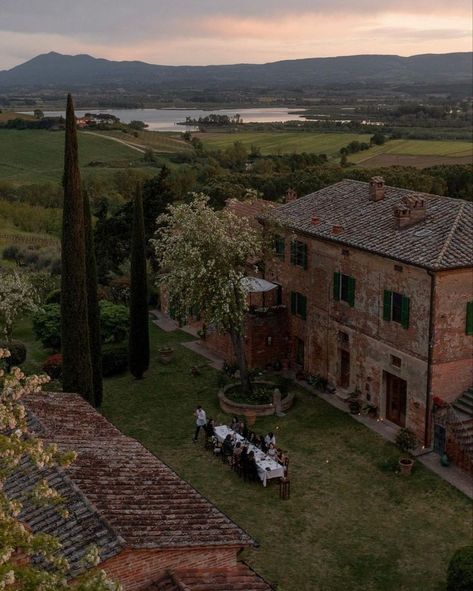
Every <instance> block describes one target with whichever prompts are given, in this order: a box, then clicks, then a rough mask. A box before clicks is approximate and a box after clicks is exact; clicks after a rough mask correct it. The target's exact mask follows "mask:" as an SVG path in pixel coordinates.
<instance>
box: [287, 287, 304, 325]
mask: <svg viewBox="0 0 473 591" xmlns="http://www.w3.org/2000/svg"><path fill="white" fill-rule="evenodd" d="M291 314H292V315H293V316H299V318H302V319H303V320H305V319H306V318H307V298H306V297H305V296H304V295H302V294H301V293H298V292H297V291H291Z"/></svg>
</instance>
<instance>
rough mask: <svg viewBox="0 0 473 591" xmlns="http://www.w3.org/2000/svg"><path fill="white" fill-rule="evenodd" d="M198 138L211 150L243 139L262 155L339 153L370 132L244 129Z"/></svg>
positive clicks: (364, 138)
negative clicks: (258, 130) (252, 130)
mask: <svg viewBox="0 0 473 591" xmlns="http://www.w3.org/2000/svg"><path fill="white" fill-rule="evenodd" d="M193 135H194V136H197V137H199V138H200V139H201V140H202V142H203V144H204V147H205V148H207V149H209V150H212V149H213V150H222V149H225V148H228V147H229V146H231V145H232V144H233V143H234V142H241V143H242V144H243V145H244V146H245V147H246V148H248V149H250V148H251V146H256V147H257V148H260V149H261V152H262V153H263V154H278V153H282V154H287V153H292V152H299V153H300V152H313V153H316V154H327V156H335V155H338V153H339V150H340V148H343V146H346V145H347V144H349V143H350V142H352V141H359V142H369V138H370V135H369V134H366V133H364V134H360V133H309V132H307V133H306V132H297V131H296V132H287V133H286V132H277V131H276V132H241V133H201V134H193Z"/></svg>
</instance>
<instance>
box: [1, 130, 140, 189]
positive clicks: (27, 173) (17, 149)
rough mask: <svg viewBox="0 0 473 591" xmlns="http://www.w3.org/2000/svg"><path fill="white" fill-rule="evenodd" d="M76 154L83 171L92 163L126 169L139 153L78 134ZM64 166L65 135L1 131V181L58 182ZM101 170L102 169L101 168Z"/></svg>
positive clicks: (101, 139)
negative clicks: (78, 154) (114, 164)
mask: <svg viewBox="0 0 473 591" xmlns="http://www.w3.org/2000/svg"><path fill="white" fill-rule="evenodd" d="M79 152H80V161H81V165H82V168H83V170H85V171H86V172H87V174H94V173H95V170H99V171H100V170H101V169H92V168H87V164H88V163H89V162H91V161H93V160H99V161H102V162H108V163H111V164H113V163H116V165H117V168H127V167H128V166H129V164H130V163H136V161H137V160H139V158H140V154H139V153H138V152H136V151H135V150H132V149H131V148H129V147H127V146H124V145H123V144H119V143H118V142H111V141H110V140H107V139H105V138H101V137H97V136H92V135H85V134H82V133H79ZM63 167H64V133H63V132H54V131H45V130H30V129H27V130H21V131H20V130H16V129H2V130H0V179H3V180H10V181H14V182H18V183H26V182H31V183H36V182H42V181H57V182H60V181H61V177H62V172H63ZM102 170H103V169H102Z"/></svg>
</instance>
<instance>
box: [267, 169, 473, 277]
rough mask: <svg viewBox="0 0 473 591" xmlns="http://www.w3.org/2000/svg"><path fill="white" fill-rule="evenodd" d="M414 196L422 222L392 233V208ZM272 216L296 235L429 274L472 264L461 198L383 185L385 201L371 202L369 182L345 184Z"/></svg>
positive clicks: (472, 245)
mask: <svg viewBox="0 0 473 591" xmlns="http://www.w3.org/2000/svg"><path fill="white" fill-rule="evenodd" d="M416 195H418V196H421V197H422V198H424V199H425V202H426V218H425V220H423V221H420V222H418V223H417V224H415V225H412V226H410V227H406V228H403V229H400V230H399V229H396V226H395V221H394V214H393V208H394V207H395V206H396V205H398V204H399V203H400V201H401V199H403V198H406V197H410V196H416ZM270 216H271V217H272V218H273V219H276V220H278V221H279V222H280V223H282V224H283V225H284V226H285V227H287V228H288V229H292V230H294V231H296V232H303V233H305V234H308V235H310V236H313V237H314V238H321V239H324V240H330V241H333V242H336V243H339V244H343V245H347V246H351V247H355V248H360V249H363V250H368V251H370V252H373V253H375V254H379V255H382V256H386V257H389V258H392V259H396V260H399V261H403V262H406V263H410V264H413V265H417V266H420V267H424V268H427V269H432V270H441V269H450V268H457V267H467V266H471V264H472V253H473V203H472V202H467V201H464V200H462V199H452V198H449V197H441V196H438V195H430V194H427V193H417V192H415V191H410V190H407V189H400V188H397V187H390V186H386V188H385V197H384V199H382V200H381V201H371V200H370V199H369V183H364V182H360V181H352V180H345V181H341V182H339V183H336V184H334V185H331V186H329V187H326V188H325V189H321V190H320V191H316V192H315V193H311V194H309V195H306V196H305V197H300V198H299V199H296V200H295V201H291V202H290V203H287V204H285V205H281V206H279V207H277V208H276V209H275V210H274V212H271V213H270ZM263 217H265V216H264V215H263ZM315 220H317V223H314V221H315ZM334 226H335V227H337V228H336V229H335V228H334Z"/></svg>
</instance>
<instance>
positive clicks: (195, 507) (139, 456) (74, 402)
mask: <svg viewBox="0 0 473 591" xmlns="http://www.w3.org/2000/svg"><path fill="white" fill-rule="evenodd" d="M25 405H26V407H27V409H28V411H29V412H30V413H31V414H32V415H33V419H32V421H31V424H32V427H33V429H34V430H35V431H36V432H37V434H38V435H39V436H40V437H41V438H42V439H44V440H45V441H46V442H48V443H57V444H58V446H59V447H60V449H62V450H74V451H76V452H77V454H78V456H77V459H76V461H75V462H73V464H72V465H71V467H70V468H68V469H67V471H66V475H67V478H68V481H70V482H71V483H72V485H74V489H75V491H76V496H77V495H79V496H80V498H81V499H82V501H83V503H84V504H87V503H88V505H87V506H90V507H93V509H94V511H95V512H94V515H95V518H96V519H98V520H99V523H106V524H108V525H109V526H110V529H111V531H112V532H113V535H112V538H113V540H123V544H124V545H126V547H131V548H163V547H192V546H213V547H215V546H222V545H226V546H229V545H235V546H238V547H241V546H248V545H251V544H252V543H253V541H252V539H251V538H250V537H249V536H248V535H247V534H246V533H245V532H244V531H243V530H241V529H240V528H239V527H238V526H237V525H236V524H235V523H234V522H233V521H231V520H230V519H229V518H228V517H227V516H225V515H224V514H223V513H221V512H220V511H219V510H218V509H217V508H216V507H215V506H214V505H213V504H212V503H210V501H208V500H207V499H205V498H204V497H203V496H202V495H200V494H199V493H198V492H197V491H196V490H195V489H194V488H192V486H190V485H189V484H188V483H187V482H185V481H183V480H182V479H181V478H180V477H179V476H178V475H177V474H176V473H175V472H174V471H173V470H172V469H171V468H169V466H167V465H166V464H164V463H163V462H162V461H160V460H159V459H158V458H157V457H156V456H154V455H153V454H152V453H151V452H149V451H148V450H147V449H145V448H144V447H143V446H142V445H141V444H140V443H138V442H137V441H136V440H134V439H131V438H130V437H126V436H125V435H123V434H122V433H121V432H120V431H118V429H116V428H115V427H114V426H113V425H111V424H110V423H109V422H108V421H107V420H106V419H105V418H104V417H103V416H102V415H100V414H99V413H97V412H96V411H95V410H94V409H93V408H92V407H91V406H90V405H89V404H88V403H87V402H85V401H84V400H83V399H82V398H81V397H80V396H78V395H76V394H64V393H45V394H36V395H32V396H28V397H27V398H26V400H25ZM26 517H28V516H26ZM40 519H41V517H40ZM100 520H102V521H100ZM26 522H27V523H29V519H26ZM65 523H68V522H65ZM64 527H66V525H64ZM104 527H105V526H104ZM52 529H54V526H53V527H52ZM92 537H93V536H92ZM115 543H116V544H118V542H117V541H116V542H115ZM77 544H79V545H80V544H82V541H81V540H80V539H78V540H77ZM112 545H113V544H112Z"/></svg>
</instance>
